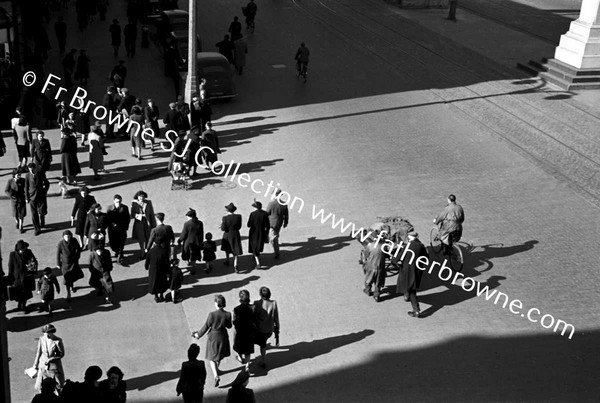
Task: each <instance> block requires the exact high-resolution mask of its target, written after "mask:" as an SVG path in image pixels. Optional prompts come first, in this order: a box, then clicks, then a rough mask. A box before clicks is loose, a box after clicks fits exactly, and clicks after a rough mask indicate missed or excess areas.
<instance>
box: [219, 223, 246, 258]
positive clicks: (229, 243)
mask: <svg viewBox="0 0 600 403" xmlns="http://www.w3.org/2000/svg"><path fill="white" fill-rule="evenodd" d="M241 228H242V216H241V215H240V214H228V215H226V216H224V217H223V221H222V222H221V230H222V231H223V239H222V240H221V250H222V251H224V252H226V253H233V254H234V255H236V256H237V255H241V254H243V253H244V252H243V250H242V237H241V235H240V229H241Z"/></svg>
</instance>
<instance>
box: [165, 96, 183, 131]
mask: <svg viewBox="0 0 600 403" xmlns="http://www.w3.org/2000/svg"><path fill="white" fill-rule="evenodd" d="M183 120H184V118H183V116H182V115H181V112H179V111H178V110H177V104H176V103H175V102H171V103H170V104H169V111H168V112H167V113H166V115H165V117H164V119H163V123H164V124H165V129H166V130H167V131H169V130H173V131H174V132H175V133H179V131H181V130H185V129H184V123H183Z"/></svg>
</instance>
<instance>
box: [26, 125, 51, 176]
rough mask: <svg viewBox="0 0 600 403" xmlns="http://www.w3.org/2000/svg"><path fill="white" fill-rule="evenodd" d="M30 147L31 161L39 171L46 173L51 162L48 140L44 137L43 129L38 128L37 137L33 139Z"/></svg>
mask: <svg viewBox="0 0 600 403" xmlns="http://www.w3.org/2000/svg"><path fill="white" fill-rule="evenodd" d="M31 148H32V149H33V162H35V165H36V166H37V168H38V169H39V170H40V171H41V172H44V173H46V172H47V171H48V170H49V169H50V164H51V163H52V149H51V147H50V142H49V141H48V139H47V138H45V137H44V132H43V131H41V130H38V132H37V138H35V139H34V140H33V142H32V144H31Z"/></svg>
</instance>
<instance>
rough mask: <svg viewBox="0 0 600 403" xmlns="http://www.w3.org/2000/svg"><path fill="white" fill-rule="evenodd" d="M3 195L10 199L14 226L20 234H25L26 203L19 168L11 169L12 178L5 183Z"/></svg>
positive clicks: (23, 184)
mask: <svg viewBox="0 0 600 403" xmlns="http://www.w3.org/2000/svg"><path fill="white" fill-rule="evenodd" d="M4 193H6V195H7V196H8V197H9V198H10V204H11V206H12V215H13V217H14V218H15V226H16V228H17V229H18V230H19V231H20V232H21V234H22V233H24V232H25V230H24V229H23V220H24V219H25V216H26V215H27V202H26V198H25V179H24V178H23V177H21V170H20V169H19V168H15V169H13V171H12V178H10V179H9V180H8V182H7V183H6V188H5V189H4Z"/></svg>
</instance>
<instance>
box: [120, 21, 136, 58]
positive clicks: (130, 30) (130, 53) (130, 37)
mask: <svg viewBox="0 0 600 403" xmlns="http://www.w3.org/2000/svg"><path fill="white" fill-rule="evenodd" d="M123 36H125V51H126V52H127V57H131V58H133V57H134V56H135V42H136V40H137V25H136V23H135V20H134V19H132V18H130V19H129V23H128V24H127V25H125V28H123Z"/></svg>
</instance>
